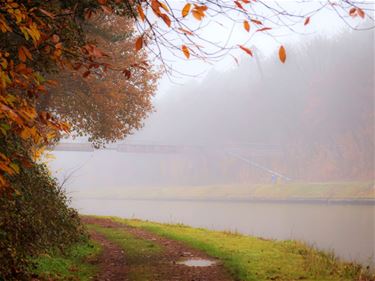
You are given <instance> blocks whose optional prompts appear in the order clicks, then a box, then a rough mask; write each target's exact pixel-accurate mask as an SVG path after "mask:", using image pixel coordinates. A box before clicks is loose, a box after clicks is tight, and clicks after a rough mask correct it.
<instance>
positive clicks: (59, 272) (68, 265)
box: [32, 241, 101, 281]
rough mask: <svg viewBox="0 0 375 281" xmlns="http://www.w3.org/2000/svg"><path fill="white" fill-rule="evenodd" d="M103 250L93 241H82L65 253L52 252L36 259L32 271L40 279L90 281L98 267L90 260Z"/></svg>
mask: <svg viewBox="0 0 375 281" xmlns="http://www.w3.org/2000/svg"><path fill="white" fill-rule="evenodd" d="M100 252H101V246H100V245H99V244H97V243H95V242H93V241H86V242H80V243H78V244H76V245H74V246H72V247H71V248H69V249H67V250H66V252H65V253H64V254H62V253H57V252H55V253H54V252H52V253H49V254H44V255H41V256H40V257H38V258H36V259H34V265H33V268H32V272H33V274H34V275H36V276H38V280H54V281H63V280H74V281H89V280H92V278H93V277H94V276H95V274H96V273H97V270H98V269H97V267H96V266H95V265H93V264H91V263H90V262H89V260H90V259H93V258H95V257H96V256H97V255H99V254H100Z"/></svg>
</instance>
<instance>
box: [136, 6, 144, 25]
mask: <svg viewBox="0 0 375 281" xmlns="http://www.w3.org/2000/svg"><path fill="white" fill-rule="evenodd" d="M137 11H138V15H139V17H140V18H141V20H142V21H145V19H146V16H145V13H144V12H143V9H142V6H141V5H140V4H138V5H137Z"/></svg>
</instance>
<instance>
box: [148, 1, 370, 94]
mask: <svg viewBox="0 0 375 281" xmlns="http://www.w3.org/2000/svg"><path fill="white" fill-rule="evenodd" d="M171 2H172V3H173V7H174V8H175V10H176V11H175V12H176V13H177V14H178V13H179V12H180V10H181V9H182V7H183V4H184V3H186V1H171ZM272 2H274V1H268V3H269V4H271V3H272ZM320 2H321V1H310V2H309V1H306V2H305V1H289V0H288V1H278V4H279V5H281V6H282V7H283V8H284V9H285V10H287V11H290V12H291V13H297V14H303V13H304V12H307V11H311V10H314V9H316V8H317V7H319V6H320ZM323 2H324V1H323ZM333 2H334V1H333ZM370 3H371V2H370ZM372 4H373V5H374V3H372ZM258 6H259V5H258ZM257 11H259V12H260V13H261V14H264V15H267V13H268V12H267V10H266V9H264V8H263V7H262V6H259V8H257ZM231 16H232V18H234V19H238V22H237V23H234V22H233V21H231V20H229V19H228V18H226V17H217V18H215V19H212V20H210V19H209V18H207V19H203V22H204V24H207V25H205V27H204V28H203V29H202V30H200V32H199V34H200V35H201V36H202V37H204V38H207V39H208V40H210V41H212V42H221V43H223V42H226V41H227V40H228V39H229V41H228V46H234V47H235V46H237V45H239V44H240V45H244V46H247V47H249V48H251V49H252V50H253V52H254V54H255V56H263V57H268V56H271V55H273V56H274V57H275V59H277V51H278V48H279V46H280V45H284V46H285V47H286V49H287V52H288V47H289V46H292V45H295V44H298V43H301V42H303V41H306V40H309V39H311V38H312V37H314V36H317V35H324V36H327V37H332V36H334V34H337V33H338V32H340V31H341V30H343V29H345V28H348V27H347V24H346V23H345V22H344V21H343V20H342V19H340V18H339V17H338V16H337V14H336V13H335V12H334V11H333V10H330V9H325V10H322V11H320V12H319V13H317V14H316V15H314V16H313V17H311V20H310V23H309V24H308V25H307V26H304V25H303V24H302V23H301V24H298V25H294V26H293V29H294V31H295V32H292V31H291V30H288V29H286V28H278V29H275V30H271V31H270V32H269V34H270V35H272V36H269V35H267V34H265V33H262V32H258V33H256V34H254V30H255V28H254V27H251V32H250V33H248V32H246V31H245V29H244V28H243V16H241V15H240V14H239V13H236V14H233V15H231ZM186 20H187V23H186V25H187V26H189V27H192V28H196V27H197V26H199V23H198V21H197V20H195V19H194V18H193V17H192V16H191V15H190V16H188V17H187V19H186ZM346 20H347V21H348V23H350V24H351V25H352V26H360V25H363V24H366V23H364V21H363V20H362V19H360V18H359V17H357V18H349V19H346ZM205 21H206V22H205ZM232 28H233V29H232ZM176 44H177V45H178V43H176ZM205 47H206V48H209V49H210V47H209V46H205ZM162 49H163V55H164V58H165V59H166V61H167V62H168V63H169V64H170V65H171V66H172V67H173V69H175V70H176V71H177V72H181V73H185V74H186V75H180V74H178V73H177V72H176V73H174V74H173V76H172V77H168V75H164V77H163V78H162V79H161V80H160V82H159V88H158V92H157V95H156V97H155V98H156V100H157V99H160V98H163V97H164V96H166V98H168V95H170V94H171V93H168V90H169V89H170V88H171V87H174V86H175V85H176V84H180V85H184V84H185V83H189V81H190V80H195V81H196V80H197V79H198V80H201V79H203V78H204V77H205V75H206V74H207V73H208V72H209V71H210V70H211V69H217V70H228V69H236V68H238V66H237V64H236V62H235V60H234V59H233V57H232V56H230V55H227V56H224V57H222V58H221V59H220V60H219V61H214V62H205V61H203V60H201V59H196V58H193V59H192V58H190V59H185V58H184V56H183V54H182V52H180V51H171V50H170V49H168V48H162ZM211 49H213V48H211ZM231 54H232V55H233V56H234V57H236V58H237V59H238V60H239V61H240V62H241V61H242V60H248V59H254V58H250V57H249V56H248V55H246V54H244V52H243V51H242V50H240V49H238V48H237V49H236V50H233V51H232V52H231ZM191 75H193V76H196V77H194V78H192V77H191Z"/></svg>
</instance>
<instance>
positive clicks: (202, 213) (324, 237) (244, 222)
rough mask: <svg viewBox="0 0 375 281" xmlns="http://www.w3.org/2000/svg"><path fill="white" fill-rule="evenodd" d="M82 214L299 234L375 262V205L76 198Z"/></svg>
mask: <svg viewBox="0 0 375 281" xmlns="http://www.w3.org/2000/svg"><path fill="white" fill-rule="evenodd" d="M72 205H73V206H74V207H75V208H77V209H78V210H79V211H80V213H82V214H95V215H111V216H118V217H123V218H139V219H143V220H152V221H157V222H166V223H184V224H186V225H190V226H194V227H204V228H208V229H213V230H228V231H237V232H240V233H243V234H250V235H255V236H260V237H264V238H271V239H282V240H284V239H298V240H302V241H305V242H307V243H308V244H310V245H314V246H316V247H318V248H319V249H324V250H333V251H334V252H335V253H336V255H338V256H339V257H341V258H343V259H345V260H355V261H358V262H361V263H362V264H365V265H368V264H370V265H372V266H374V265H375V259H374V253H375V236H374V235H375V222H374V218H375V205H361V204H324V203H322V204H317V203H314V204H311V203H292V204H288V203H273V202H272V203H264V202H231V201H188V200H181V201H177V200H176V201H174V200H166V201H163V200H111V199H74V200H73V202H72Z"/></svg>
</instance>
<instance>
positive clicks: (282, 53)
mask: <svg viewBox="0 0 375 281" xmlns="http://www.w3.org/2000/svg"><path fill="white" fill-rule="evenodd" d="M279 59H280V61H281V62H282V63H285V60H286V52H285V48H284V46H283V45H281V46H280V49H279Z"/></svg>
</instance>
